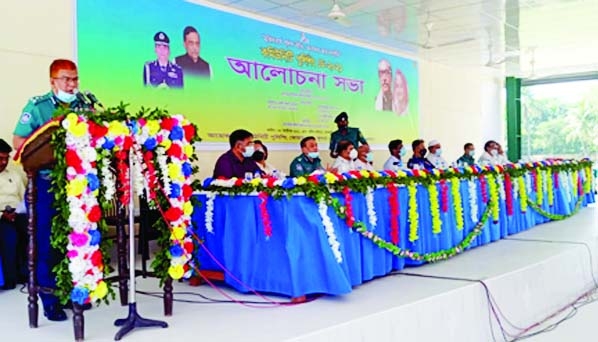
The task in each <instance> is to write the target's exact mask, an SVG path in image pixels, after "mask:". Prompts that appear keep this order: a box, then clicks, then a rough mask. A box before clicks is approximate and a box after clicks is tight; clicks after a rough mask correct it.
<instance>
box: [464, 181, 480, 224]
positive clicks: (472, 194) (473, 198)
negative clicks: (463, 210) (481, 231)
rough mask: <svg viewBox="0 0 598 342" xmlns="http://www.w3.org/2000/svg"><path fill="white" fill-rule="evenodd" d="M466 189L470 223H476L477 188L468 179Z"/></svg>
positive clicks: (477, 219)
mask: <svg viewBox="0 0 598 342" xmlns="http://www.w3.org/2000/svg"><path fill="white" fill-rule="evenodd" d="M467 185H468V189H469V208H470V209H469V214H470V217H471V221H472V222H474V223H477V222H478V221H479V217H478V188H477V185H476V183H475V181H474V180H472V179H470V180H469V181H467Z"/></svg>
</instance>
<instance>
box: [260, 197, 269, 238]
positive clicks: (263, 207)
mask: <svg viewBox="0 0 598 342" xmlns="http://www.w3.org/2000/svg"><path fill="white" fill-rule="evenodd" d="M258 197H259V199H260V212H261V214H262V215H261V216H262V223H263V224H264V235H266V237H268V238H269V237H271V236H272V221H271V220H270V214H269V213H268V207H267V205H268V193H266V192H265V191H262V192H260V193H259V195H258Z"/></svg>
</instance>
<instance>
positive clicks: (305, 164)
mask: <svg viewBox="0 0 598 342" xmlns="http://www.w3.org/2000/svg"><path fill="white" fill-rule="evenodd" d="M300 146H301V154H300V155H299V156H297V157H296V158H295V159H293V161H292V162H291V173H290V175H291V177H299V176H307V175H310V174H312V173H313V172H315V171H322V172H323V171H324V168H323V167H322V161H321V160H320V153H319V152H318V142H317V141H316V138H315V137H305V138H303V139H301V143H300Z"/></svg>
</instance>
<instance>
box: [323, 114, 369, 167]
mask: <svg viewBox="0 0 598 342" xmlns="http://www.w3.org/2000/svg"><path fill="white" fill-rule="evenodd" d="M334 123H336V127H338V130H336V131H334V132H332V133H331V134H330V148H329V149H330V157H332V158H336V157H337V156H338V154H337V152H336V150H337V145H338V143H339V142H341V141H342V140H347V141H350V142H351V144H353V146H359V144H360V143H361V144H363V145H367V143H368V142H367V141H366V140H365V138H364V136H363V134H361V131H360V130H359V128H356V127H349V115H347V113H345V112H342V113H340V114H339V115H337V116H336V118H335V119H334Z"/></svg>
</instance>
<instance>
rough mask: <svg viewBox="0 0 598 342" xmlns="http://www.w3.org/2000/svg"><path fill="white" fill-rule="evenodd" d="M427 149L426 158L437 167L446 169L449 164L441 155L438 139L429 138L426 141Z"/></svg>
mask: <svg viewBox="0 0 598 342" xmlns="http://www.w3.org/2000/svg"><path fill="white" fill-rule="evenodd" d="M428 150H430V153H429V154H428V160H429V161H430V162H431V163H432V164H433V165H434V167H435V168H437V169H446V168H447V167H448V166H449V164H448V163H447V161H446V160H445V159H444V158H443V157H442V146H440V142H439V141H438V140H431V141H430V142H429V143H428Z"/></svg>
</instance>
